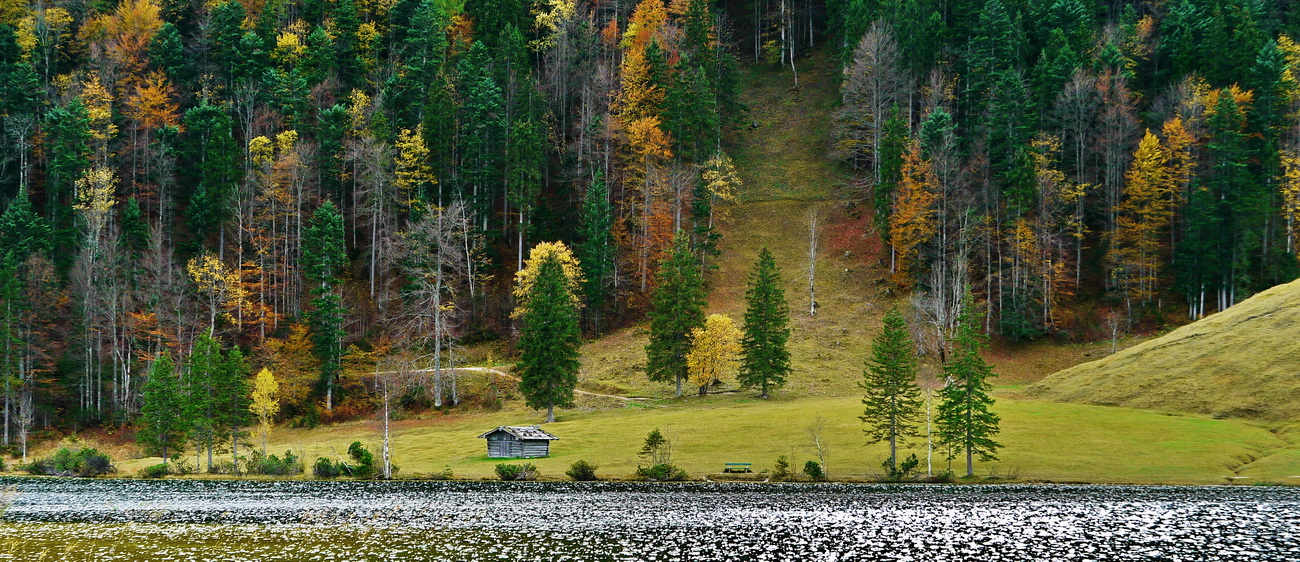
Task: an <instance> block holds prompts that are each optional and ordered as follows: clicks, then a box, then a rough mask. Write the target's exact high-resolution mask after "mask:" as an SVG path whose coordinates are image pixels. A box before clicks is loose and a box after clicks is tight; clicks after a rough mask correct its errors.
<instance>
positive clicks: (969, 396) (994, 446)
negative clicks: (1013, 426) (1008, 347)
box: [935, 290, 1002, 476]
mask: <svg viewBox="0 0 1300 562" xmlns="http://www.w3.org/2000/svg"><path fill="white" fill-rule="evenodd" d="M981 322H982V318H981V316H980V315H979V314H978V312H977V311H976V309H975V299H974V298H972V297H971V293H970V291H969V290H967V291H966V298H965V299H963V301H962V310H961V316H960V317H959V318H958V320H957V338H956V340H955V344H956V345H955V349H954V350H953V354H952V361H949V362H948V364H946V365H944V366H943V372H944V375H945V376H946V378H947V384H946V385H945V386H944V387H943V390H941V391H939V395H940V397H941V398H942V399H943V401H942V402H940V403H939V408H938V411H937V412H936V413H935V425H936V426H938V432H939V442H940V443H942V444H945V445H947V446H948V450H949V451H951V452H952V453H953V454H955V453H957V452H964V453H965V454H966V476H974V475H975V466H974V460H973V459H974V456H975V455H979V457H980V460H983V461H990V460H997V458H998V457H997V454H996V453H997V450H998V449H999V448H1001V447H1002V445H1001V444H999V443H998V442H996V441H994V440H993V436H995V435H997V434H998V431H999V430H998V422H999V421H1000V418H999V417H998V415H997V414H995V413H993V412H991V411H989V407H991V406H992V405H993V398H991V397H990V396H989V394H988V393H989V391H990V390H992V389H993V386H992V385H990V384H989V382H988V379H989V378H990V377H994V376H997V375H995V374H994V373H993V367H992V366H990V365H989V364H988V363H985V362H984V357H983V356H981V355H980V350H982V349H984V348H985V347H987V345H988V344H987V341H986V340H987V337H986V336H985V335H984V333H983V332H981V331H980V324H981ZM951 458H952V456H949V459H951Z"/></svg>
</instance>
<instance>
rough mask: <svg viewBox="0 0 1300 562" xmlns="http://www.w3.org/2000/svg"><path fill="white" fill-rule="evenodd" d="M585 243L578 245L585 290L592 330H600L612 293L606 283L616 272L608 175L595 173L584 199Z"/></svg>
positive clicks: (582, 224)
mask: <svg viewBox="0 0 1300 562" xmlns="http://www.w3.org/2000/svg"><path fill="white" fill-rule="evenodd" d="M580 221H581V222H580V226H579V229H580V230H581V234H582V243H581V244H579V245H578V261H579V263H580V264H581V265H582V271H583V273H585V274H586V275H585V276H584V277H583V284H582V292H583V297H585V298H586V301H587V310H588V311H589V317H590V318H591V327H592V331H593V332H595V333H597V334H599V333H600V321H601V320H602V318H601V317H602V315H603V314H604V311H605V300H606V299H607V298H608V296H609V290H608V288H607V286H606V283H608V282H609V277H610V276H611V275H612V274H613V273H614V241H613V237H612V236H611V235H610V227H611V226H612V225H613V209H612V208H611V207H610V204H609V187H608V186H606V185H605V176H604V174H602V173H601V172H599V171H597V172H596V177H595V178H594V179H592V181H591V185H589V186H587V193H586V195H584V196H583V198H582V216H581V217H580Z"/></svg>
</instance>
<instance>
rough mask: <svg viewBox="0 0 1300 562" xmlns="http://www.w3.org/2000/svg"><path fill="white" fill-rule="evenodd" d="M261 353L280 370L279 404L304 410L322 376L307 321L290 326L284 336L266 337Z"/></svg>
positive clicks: (267, 362)
mask: <svg viewBox="0 0 1300 562" xmlns="http://www.w3.org/2000/svg"><path fill="white" fill-rule="evenodd" d="M261 353H262V357H263V362H264V364H265V365H267V367H269V368H270V369H271V370H272V371H273V372H275V373H279V384H280V388H279V392H280V394H279V396H280V404H282V405H284V406H288V407H290V408H295V409H297V410H298V411H299V412H301V411H303V410H305V409H306V408H307V407H308V403H307V401H308V400H309V399H310V398H311V393H312V390H313V389H314V388H315V386H316V382H317V380H318V378H319V376H320V359H319V358H317V357H316V354H315V353H313V352H312V339H311V331H310V330H309V329H308V328H307V325H306V324H300V323H295V324H293V325H291V326H289V335H288V336H285V337H284V338H283V339H280V338H266V339H265V340H263V341H262V347H261Z"/></svg>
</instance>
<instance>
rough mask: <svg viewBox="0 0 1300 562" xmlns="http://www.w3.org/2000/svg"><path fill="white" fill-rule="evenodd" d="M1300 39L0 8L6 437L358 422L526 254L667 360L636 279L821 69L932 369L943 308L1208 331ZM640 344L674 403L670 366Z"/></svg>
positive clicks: (1197, 0) (1033, 23)
mask: <svg viewBox="0 0 1300 562" xmlns="http://www.w3.org/2000/svg"><path fill="white" fill-rule="evenodd" d="M1298 26H1300V19H1298V16H1297V15H1296V14H1295V12H1294V10H1293V9H1292V6H1291V3H1290V2H1289V1H1287V0H1268V1H1265V0H1249V1H1245V2H1228V1H1225V0H1152V1H1145V2H1119V1H1105V2H1104V1H1099V0H1005V1H1004V0H987V1H981V0H975V1H967V0H949V1H945V2H939V1H936V0H826V1H825V2H821V1H812V0H808V1H806V2H798V1H796V0H735V1H725V2H720V3H715V2H712V1H710V0H672V1H670V2H665V1H664V0H642V1H640V2H634V1H632V0H627V1H623V2H619V1H616V0H615V1H611V0H539V1H536V2H530V1H526V0H246V1H235V0H227V1H224V2H223V1H219V0H214V1H209V2H201V1H188V2H187V1H183V0H120V1H116V2H115V1H113V0H94V1H81V0H55V1H44V0H42V1H39V2H31V3H28V2H26V1H24V0H0V207H2V208H3V214H2V215H0V241H2V242H0V243H2V244H3V246H2V249H3V255H2V256H0V258H2V259H0V377H3V412H4V414H3V416H4V434H3V439H4V445H6V446H17V444H18V443H20V442H21V443H26V442H27V440H28V437H29V433H30V432H31V431H34V430H42V429H51V428H52V429H55V430H68V429H71V430H75V429H77V428H84V427H88V426H96V425H105V426H119V425H127V424H134V423H136V422H137V421H138V420H139V419H140V417H141V416H142V414H144V415H145V417H146V418H147V417H148V416H149V415H150V414H151V413H156V412H158V411H165V410H166V409H167V408H169V407H170V408H173V409H180V410H184V411H185V412H187V417H189V418H193V419H204V420H206V421H205V422H204V424H200V425H201V427H200V426H194V427H189V428H188V429H187V430H186V431H188V432H189V435H190V436H189V439H192V440H195V442H196V443H199V442H201V441H205V440H206V442H207V444H208V445H209V446H210V445H211V443H212V441H213V440H214V439H220V438H221V434H222V432H226V433H227V434H230V435H227V436H226V437H227V438H228V439H232V440H233V441H235V442H237V441H238V437H239V436H238V431H239V429H238V428H239V427H240V426H242V425H246V424H247V423H249V421H248V420H247V419H244V418H246V417H247V401H248V397H247V396H245V394H247V393H246V392H243V391H242V390H241V391H240V392H234V391H231V390H230V389H231V388H239V389H244V390H247V389H246V388H245V387H246V386H247V385H248V384H249V375H251V373H252V372H254V371H256V370H258V369H260V368H261V367H267V368H269V369H270V370H271V371H272V372H274V373H275V377H276V378H277V379H278V380H279V384H280V392H281V403H282V406H281V408H280V410H279V417H280V418H281V419H300V420H307V421H308V422H310V423H314V422H315V421H316V420H331V419H343V418H346V417H348V416H355V415H357V414H359V413H362V412H364V411H367V410H369V409H370V408H373V407H375V404H376V403H375V401H374V399H373V398H372V397H371V396H370V395H371V394H372V393H373V391H374V390H375V388H374V386H373V385H376V384H379V383H378V382H374V381H372V386H371V387H367V386H365V384H366V383H365V382H364V381H362V380H360V378H358V377H357V376H349V374H352V375H355V374H356V373H374V372H377V371H378V370H379V368H378V367H377V366H376V365H377V364H378V363H380V362H381V361H384V360H385V358H388V357H394V356H402V357H406V358H407V359H406V361H408V362H409V363H410V364H417V363H418V364H419V365H420V366H421V367H425V366H433V365H438V366H445V365H453V364H455V363H456V361H457V355H456V349H457V346H462V345H467V344H472V343H474V342H480V341H484V340H492V339H504V340H508V341H515V340H516V339H525V340H526V339H527V338H523V337H521V335H520V333H519V328H520V325H521V324H520V323H521V317H524V316H526V314H525V313H526V312H527V310H524V309H523V308H521V307H518V306H517V305H518V304H521V303H523V302H525V301H526V298H525V297H526V296H527V294H526V293H525V292H521V287H529V286H531V285H532V283H533V281H535V280H537V279H539V277H538V276H539V275H540V273H539V272H538V271H537V270H535V269H532V268H529V267H525V265H526V262H529V257H530V255H531V254H537V256H538V263H539V264H540V263H547V264H551V265H548V266H547V268H548V271H549V272H550V273H548V274H547V275H544V276H541V277H540V278H541V279H543V280H544V281H545V284H546V286H548V287H565V289H564V290H565V291H569V292H570V293H571V294H570V295H569V297H571V299H572V301H573V302H571V303H570V302H569V300H570V299H569V298H553V299H550V300H548V301H547V306H548V307H553V308H554V309H555V310H576V311H579V312H577V314H578V315H579V316H580V322H579V324H580V325H579V326H578V328H579V329H581V331H582V333H583V334H584V335H585V336H586V337H595V336H598V335H599V334H602V333H606V332H608V331H610V330H614V329H618V328H621V327H626V326H629V325H632V324H634V323H637V322H640V321H642V320H644V319H646V318H647V316H649V318H650V319H652V320H655V321H656V322H658V323H656V324H655V325H656V326H658V325H660V324H662V325H665V326H668V325H675V324H673V323H674V322H676V324H681V326H679V329H676V331H675V332H673V334H669V335H668V336H671V337H675V338H678V339H679V340H683V341H684V339H685V338H686V337H687V335H688V334H689V333H690V331H691V329H694V328H700V329H703V327H704V315H703V313H702V311H701V310H700V309H699V307H697V309H695V310H692V311H689V314H690V318H685V319H684V320H683V318H668V317H667V316H665V314H668V313H666V312H662V311H660V312H659V313H658V314H656V311H655V310H654V309H655V304H654V303H655V301H656V299H655V290H656V287H657V285H658V283H659V280H661V279H670V278H673V276H672V275H669V273H668V272H667V271H662V270H663V266H664V265H665V264H670V265H671V267H672V268H673V271H674V272H676V273H674V274H673V275H677V276H678V277H681V276H682V275H684V274H685V273H690V272H689V271H688V270H698V272H697V273H692V274H693V275H696V276H699V275H702V276H703V277H704V278H707V277H708V275H709V272H710V265H711V264H712V263H713V262H714V260H716V258H717V252H718V247H719V246H718V243H719V236H720V235H719V233H718V230H717V224H718V221H717V220H716V216H715V214H716V213H715V210H716V209H718V208H720V207H722V206H725V205H731V204H734V203H735V202H737V201H738V200H742V199H743V196H744V189H745V186H742V185H741V182H740V180H739V175H738V172H737V169H736V166H737V165H736V164H735V163H734V162H733V161H732V159H731V158H730V157H729V156H728V151H729V148H730V147H732V146H733V145H734V141H735V139H736V138H737V137H738V136H739V135H744V134H745V132H746V130H747V129H748V128H751V127H758V126H762V124H761V123H758V122H756V121H754V120H752V119H750V118H749V117H747V108H746V107H744V105H743V104H742V103H741V102H740V99H741V95H740V94H741V92H740V89H741V88H742V83H741V81H740V79H739V76H740V75H741V73H742V72H743V70H744V68H745V67H746V66H748V65H769V66H772V67H779V68H783V69H786V71H787V72H786V73H785V74H783V76H784V77H785V78H786V79H788V80H789V88H790V91H791V92H792V95H794V93H797V91H798V88H799V87H800V86H799V72H800V70H801V69H804V68H805V67H806V66H807V65H813V64H822V65H827V64H829V65H834V66H835V69H836V72H837V73H839V72H841V71H842V77H843V79H842V84H841V94H842V104H841V107H840V108H839V109H838V110H837V113H836V115H835V120H834V122H835V127H834V131H833V133H832V134H833V139H831V141H830V144H831V145H832V146H833V147H834V149H833V151H832V152H833V153H832V154H829V155H828V158H835V159H837V160H840V161H842V162H843V166H844V167H845V169H846V170H848V171H849V172H850V174H851V176H852V177H853V178H854V181H853V182H852V185H850V186H849V187H848V188H847V189H849V190H850V192H851V198H852V199H854V200H856V201H859V202H860V204H861V205H860V206H861V207H862V208H864V209H867V211H868V212H869V213H871V214H872V216H873V217H874V219H875V220H874V223H873V225H874V227H875V228H874V231H872V230H871V229H868V231H863V232H860V233H859V234H860V235H862V236H879V237H880V239H881V240H882V241H883V242H884V245H883V247H884V248H886V249H885V251H884V253H883V255H882V259H884V260H886V262H887V264H888V267H889V269H890V271H892V272H893V278H892V280H891V281H892V284H893V285H894V286H895V287H897V288H898V289H900V290H901V292H902V294H906V295H910V304H909V308H910V310H911V316H912V317H913V319H914V321H916V322H926V323H929V324H931V325H933V326H934V327H935V333H937V334H938V336H937V337H936V338H935V341H934V342H931V343H930V344H926V343H925V342H922V345H931V346H932V347H935V348H936V349H935V351H937V352H938V354H939V355H940V356H943V355H944V353H945V352H947V351H948V346H949V344H948V343H947V342H948V341H949V340H951V339H952V337H953V336H955V335H956V334H957V329H958V324H959V322H958V319H959V318H960V317H962V314H963V311H964V310H966V309H969V308H970V307H969V306H968V307H963V306H962V303H963V302H967V301H968V300H972V301H978V302H979V303H980V304H979V310H980V311H981V316H980V320H981V321H982V323H983V328H984V331H985V332H987V333H989V334H991V335H993V336H995V337H997V338H1001V339H1003V340H1006V341H1011V342H1019V341H1025V340H1032V339H1037V338H1042V337H1048V336H1053V335H1062V334H1064V335H1068V334H1071V333H1073V332H1075V331H1079V330H1081V328H1082V327H1083V326H1084V325H1085V324H1089V323H1095V322H1097V321H1098V319H1099V317H1100V316H1101V314H1100V313H1099V311H1101V310H1106V311H1110V313H1109V314H1108V315H1106V320H1107V321H1108V322H1110V323H1111V324H1112V325H1113V326H1115V329H1117V330H1118V329H1121V327H1122V329H1128V328H1130V327H1133V326H1139V325H1162V324H1167V323H1176V322H1181V321H1186V320H1193V319H1197V318H1199V317H1202V316H1204V315H1206V314H1210V313H1213V312H1216V311H1219V310H1222V309H1224V308H1227V307H1229V306H1231V305H1233V304H1234V303H1236V302H1239V301H1241V300H1243V299H1245V298H1246V297H1248V296H1250V295H1251V294H1253V293H1256V292H1258V291H1260V290H1263V289H1265V288H1268V287H1270V286H1273V285H1275V284H1278V283H1281V282H1285V281H1289V280H1291V279H1293V278H1294V277H1295V276H1296V273H1297V272H1296V263H1297V262H1296V249H1297V245H1300V240H1297V237H1296V234H1297V230H1300V224H1298V222H1297V220H1296V219H1297V218H1300V217H1298V215H1300V81H1298V80H1297V76H1296V72H1297V71H1300V66H1297V65H1300V45H1298V44H1297V43H1296V42H1294V41H1293V40H1292V39H1291V38H1292V37H1295V36H1296V35H1297V32H1298V31H1300V29H1297V27H1298ZM796 230H798V229H796ZM791 235H792V236H796V235H801V234H800V233H799V232H796V231H795V230H792V231H791ZM556 241H559V242H563V243H564V244H563V245H545V246H543V247H541V248H538V249H535V247H537V246H538V245H539V244H540V243H550V242H556ZM548 256H549V257H548ZM770 258H771V256H770V255H769V256H767V259H770ZM557 265H558V266H561V267H558V268H557V267H556V266H557ZM539 268H540V266H539ZM559 270H563V272H564V273H565V274H566V279H565V280H559V279H558V278H556V277H555V271H559ZM684 272H685V273H684ZM687 277H690V276H689V275H687ZM538 284H539V285H541V284H542V283H541V282H540V281H539V282H538ZM688 289H689V290H690V291H696V292H691V293H690V299H691V302H696V301H698V302H700V303H702V302H703V296H701V295H699V294H697V292H698V291H702V290H703V289H702V288H700V287H697V286H691V287H690V288H688ZM556 290H558V289H556ZM684 290H685V289H684ZM552 296H555V295H552ZM562 296H563V295H561V297H562ZM660 300H665V301H669V300H673V299H663V298H661V299H660ZM677 301H678V302H679V303H680V302H681V301H680V299H677ZM538 302H539V303H540V302H541V301H538ZM773 302H777V301H773ZM779 304H780V306H779V307H778V308H781V309H782V311H783V312H784V311H785V304H784V300H781V301H780V303H779ZM700 306H701V307H702V304H701V305H700ZM773 306H776V305H773ZM565 307H568V308H565ZM688 308H689V307H688ZM966 311H967V312H969V310H966ZM760 312H761V311H760ZM535 314H536V315H541V314H542V312H540V309H539V311H536V312H535ZM550 314H553V315H559V316H564V314H563V313H558V312H556V313H550ZM756 314H757V313H756ZM769 323H771V324H773V325H774V326H776V325H778V324H779V325H780V326H784V324H783V323H782V322H781V320H780V319H773V320H771V321H770V322H769ZM654 329H655V328H652V331H653V330H654ZM718 329H719V330H721V328H718ZM732 329H733V330H734V327H733V328H732ZM562 332H563V334H564V336H563V339H565V341H572V342H575V345H576V341H577V334H576V333H574V332H573V331H572V330H567V329H566V330H564V331H562ZM668 336H665V337H668ZM967 336H968V337H970V338H973V337H974V336H973V335H971V334H967ZM753 337H754V336H752V335H747V336H746V338H747V339H753ZM783 337H788V334H786V335H785V336H783ZM527 341H529V342H532V340H527ZM665 341H666V340H665ZM781 341H782V342H784V339H782V340H781ZM544 343H546V342H540V343H538V342H533V343H530V344H529V345H534V344H536V345H541V344H544ZM656 345H657V344H656ZM665 346H666V347H665ZM719 347H725V346H723V345H722V344H719ZM530 349H540V348H536V347H533V348H530ZM655 349H656V351H655V352H654V353H661V354H662V355H663V356H664V357H669V356H671V357H674V358H675V359H673V361H677V362H678V363H680V365H677V364H666V363H665V364H662V365H660V364H657V363H656V364H652V365H650V366H649V368H648V371H649V372H650V373H651V374H652V375H653V376H656V377H659V378H660V379H662V380H664V381H665V382H676V384H677V385H678V388H679V389H680V385H681V382H682V381H683V380H684V379H686V378H687V372H686V370H685V369H686V361H687V358H686V353H687V352H686V350H685V348H684V347H683V345H681V341H678V342H677V345H676V347H673V346H672V345H669V344H663V345H661V346H660V347H656V348H655ZM570 351H572V350H560V351H554V352H551V351H548V352H547V353H551V354H552V355H554V356H557V357H558V356H562V357H565V362H567V363H572V362H573V361H571V354H570ZM539 356H540V355H539ZM697 361H703V358H697ZM786 361H787V362H788V358H787V359H786ZM652 362H653V361H652ZM159 364H162V365H165V366H166V368H158V365H159ZM173 365H174V366H175V368H174V369H173ZM746 365H748V363H746ZM573 369H576V367H575V368H573ZM573 369H569V370H567V371H566V372H565V374H564V376H571V375H572V371H573ZM782 369H784V370H788V365H786V366H784V367H781V366H780V365H777V366H776V367H773V368H772V369H769V370H771V371H772V372H771V373H767V372H762V373H757V375H755V376H759V375H761V378H762V380H763V383H762V385H763V389H764V390H763V391H764V393H765V394H766V392H767V384H768V382H770V381H775V380H776V379H779V378H780V376H781V375H782V373H783V372H784V371H783V370H782ZM750 371H753V369H750ZM750 371H746V372H750ZM151 373H153V374H156V375H155V376H150V375H151ZM751 374H753V373H751ZM159 376H161V377H167V378H168V379H169V380H168V381H162V380H161V379H158V377H159ZM773 377H775V378H773ZM171 378H175V379H176V380H170V379H171ZM223 380H224V381H226V382H222V381H223ZM230 381H234V382H230ZM164 382H165V384H164ZM698 382H700V381H694V380H693V381H692V384H696V383H698ZM704 382H705V383H707V381H704ZM149 385H153V386H154V387H158V388H173V389H176V390H174V391H175V392H178V393H180V394H179V395H177V396H173V398H172V399H174V400H175V403H174V404H173V405H172V406H158V405H157V404H153V405H149V404H146V402H147V401H146V400H145V394H146V393H145V392H144V391H145V389H146V388H149ZM699 386H704V385H699ZM426 390H427V391H428V395H429V398H428V400H429V401H430V402H432V403H433V404H435V405H437V406H439V407H441V406H443V405H444V404H455V403H457V402H458V401H459V399H460V394H459V392H460V390H459V389H458V388H457V387H456V380H455V378H454V377H450V376H449V377H447V378H443V377H441V376H440V377H438V378H436V379H434V380H433V382H432V383H430V387H429V388H427V389H426ZM703 390H704V389H703V388H702V389H701V391H703ZM200 395H201V396H202V397H203V398H202V400H199V398H196V397H198V396H200ZM569 396H571V389H570V394H569ZM155 398H156V396H155ZM564 399H565V395H564V393H563V392H559V393H558V394H555V395H554V396H552V397H550V398H548V399H547V400H542V401H541V402H539V405H543V406H548V407H550V406H554V405H557V404H562V403H563V401H564ZM557 400H558V402H557ZM159 408H162V410H159ZM151 423H152V422H146V423H145V424H144V425H145V426H148V427H149V428H150V429H151V431H153V432H154V433H158V432H161V435H171V434H170V433H168V431H173V430H167V429H158V428H156V427H152V425H151ZM174 432H175V431H173V433H174ZM232 432H233V433H232ZM150 435H152V434H150ZM152 438H156V436H155V437H152ZM183 438H184V436H183V435H176V436H174V439H183ZM168 439H172V438H171V437H167V438H164V439H163V442H161V443H154V445H156V446H158V447H159V448H160V449H161V448H165V447H167V446H168V443H169V441H168ZM170 443H171V444H173V445H174V444H175V441H174V440H173V441H170Z"/></svg>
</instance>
